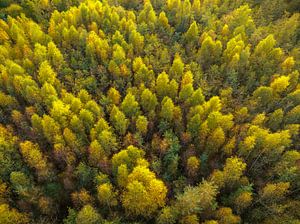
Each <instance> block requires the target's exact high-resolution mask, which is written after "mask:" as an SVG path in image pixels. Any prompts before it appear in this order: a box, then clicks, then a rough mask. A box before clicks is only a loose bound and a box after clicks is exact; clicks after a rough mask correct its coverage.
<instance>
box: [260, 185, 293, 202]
mask: <svg viewBox="0 0 300 224" xmlns="http://www.w3.org/2000/svg"><path fill="white" fill-rule="evenodd" d="M289 187H290V183H289V182H279V183H275V184H271V183H268V184H267V185H266V186H265V187H264V188H263V189H262V190H261V192H260V197H261V200H263V201H265V202H267V203H272V202H277V201H280V200H283V199H284V198H285V195H286V194H288V193H289V190H288V189H289Z"/></svg>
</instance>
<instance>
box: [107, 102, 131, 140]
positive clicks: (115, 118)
mask: <svg viewBox="0 0 300 224" xmlns="http://www.w3.org/2000/svg"><path fill="white" fill-rule="evenodd" d="M110 121H111V123H112V124H113V126H114V128H115V129H116V130H117V131H118V132H119V134H120V135H125V134H126V131H127V128H128V125H129V121H128V119H127V118H126V117H125V115H124V114H123V112H122V111H120V110H119V108H118V107H117V106H113V109H112V110H111V112H110Z"/></svg>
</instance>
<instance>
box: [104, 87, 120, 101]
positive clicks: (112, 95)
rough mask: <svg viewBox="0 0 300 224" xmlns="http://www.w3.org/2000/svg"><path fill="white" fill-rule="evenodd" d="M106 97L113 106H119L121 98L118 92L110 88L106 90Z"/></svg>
mask: <svg viewBox="0 0 300 224" xmlns="http://www.w3.org/2000/svg"><path fill="white" fill-rule="evenodd" d="M107 97H108V98H109V99H110V101H111V102H112V103H113V104H115V105H119V103H120V98H121V96H120V93H119V91H118V90H116V89H115V88H114V87H111V88H110V89H109V90H108V93H107Z"/></svg>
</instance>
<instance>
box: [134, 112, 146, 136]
mask: <svg viewBox="0 0 300 224" xmlns="http://www.w3.org/2000/svg"><path fill="white" fill-rule="evenodd" d="M136 129H137V131H138V132H139V133H141V134H142V135H146V134H147V131H148V120H147V118H146V117H144V116H138V118H137V120H136Z"/></svg>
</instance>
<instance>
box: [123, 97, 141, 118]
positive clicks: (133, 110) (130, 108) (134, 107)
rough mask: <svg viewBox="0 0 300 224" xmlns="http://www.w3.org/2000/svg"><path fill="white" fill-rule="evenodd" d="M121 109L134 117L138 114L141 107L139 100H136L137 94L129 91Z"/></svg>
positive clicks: (127, 115) (128, 115)
mask: <svg viewBox="0 0 300 224" xmlns="http://www.w3.org/2000/svg"><path fill="white" fill-rule="evenodd" d="M121 110H122V111H123V112H124V114H125V115H126V117H129V118H131V117H133V116H136V115H138V113H139V110H140V107H139V104H138V102H137V101H136V100H135V96H134V95H132V93H128V94H127V95H126V96H125V98H124V100H123V102H122V104H121Z"/></svg>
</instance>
